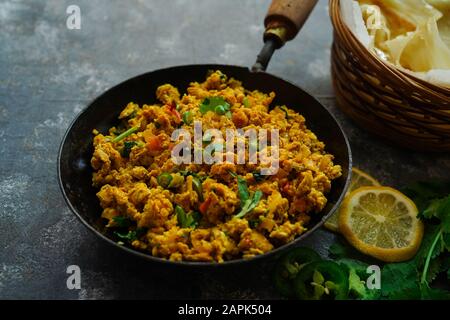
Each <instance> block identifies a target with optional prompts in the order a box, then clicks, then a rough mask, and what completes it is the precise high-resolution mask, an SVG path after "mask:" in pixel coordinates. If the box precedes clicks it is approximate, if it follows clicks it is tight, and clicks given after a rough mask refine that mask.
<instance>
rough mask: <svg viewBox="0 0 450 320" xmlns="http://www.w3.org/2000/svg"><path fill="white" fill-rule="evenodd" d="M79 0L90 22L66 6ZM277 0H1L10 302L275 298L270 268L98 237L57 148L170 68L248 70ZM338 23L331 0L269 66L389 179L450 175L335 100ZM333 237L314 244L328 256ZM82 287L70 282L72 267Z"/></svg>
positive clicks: (1, 225) (5, 263)
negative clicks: (203, 266)
mask: <svg viewBox="0 0 450 320" xmlns="http://www.w3.org/2000/svg"><path fill="white" fill-rule="evenodd" d="M70 4H76V5H78V6H79V7H80V8H81V17H82V22H81V30H68V29H67V28H66V18H67V14H66V8H67V6H68V5H70ZM268 4H269V0H244V1H242V0H241V1H238V0H227V1H220V0H171V1H167V0H129V1H118V0H117V1H106V0H100V1H87V0H71V1H61V0H49V1H42V0H40V1H35V0H28V1H25V0H3V1H1V2H0V30H1V31H0V43H1V45H0V63H1V68H0V142H1V143H0V231H1V232H0V247H1V250H0V298H3V299H5V298H6V299H12V298H20V299H24V298H27V299H111V298H121V299H133V298H135V299H144V298H149V299H152V298H155V299H167V298H219V299H221V298H276V297H277V295H276V293H275V291H274V290H273V289H272V288H271V281H270V273H271V270H270V265H265V264H264V265H260V266H257V267H254V268H252V269H249V270H244V269H242V270H238V272H235V271H233V272H231V271H225V272H220V273H203V272H186V271H183V272H179V271H178V272H177V271H174V270H170V269H161V268H160V267H159V266H154V265H150V264H148V263H147V262H145V261H141V260H138V259H136V258H134V257H129V256H127V255H125V254H123V253H121V252H119V251H118V250H115V249H114V248H110V247H108V246H106V245H105V244H103V243H102V242H100V241H99V240H98V239H97V238H96V237H95V236H94V235H93V234H91V233H90V232H89V231H88V230H87V229H86V228H85V227H84V226H82V225H81V223H80V222H79V221H77V220H76V218H75V217H74V215H73V214H72V213H71V212H70V211H69V210H68V208H67V206H66V204H65V202H64V200H63V198H62V196H61V193H60V190H59V187H58V184H57V177H56V155H57V150H58V147H59V144H60V141H61V138H62V136H63V134H64V132H65V130H66V129H67V127H68V125H69V123H70V122H71V121H72V120H73V119H74V117H75V115H76V114H77V113H79V112H80V111H81V110H82V109H83V108H84V107H85V106H86V104H87V103H88V102H89V101H90V100H91V99H93V98H94V97H96V96H97V95H99V94H100V93H101V92H103V91H104V90H106V89H107V88H109V87H111V86H113V85H114V84H116V83H118V82H121V81H123V80H125V79H127V78H129V77H131V76H134V75H137V74H140V73H144V72H146V71H149V70H153V69H159V68H163V67H167V66H171V65H180V64H191V63H224V64H238V65H245V66H250V65H252V64H253V62H254V60H255V57H256V54H257V53H258V51H259V49H260V47H261V45H262V40H261V38H262V33H263V26H262V21H263V18H264V15H265V11H266V9H267V8H268ZM331 41H332V31H331V25H330V22H329V18H328V12H327V1H325V0H320V1H319V5H318V7H317V8H316V9H315V11H314V13H313V15H312V17H311V19H310V20H309V21H308V23H307V24H306V26H305V28H304V30H303V31H302V32H301V34H300V35H299V37H298V38H297V39H296V40H294V41H293V42H292V43H289V44H288V45H287V46H286V47H284V48H283V49H282V50H281V51H280V52H278V53H276V55H275V56H274V57H273V59H272V63H271V65H270V67H269V71H270V72H271V73H274V74H276V75H278V76H281V77H283V78H286V79H288V80H291V81H293V82H294V83H296V84H298V85H299V86H301V87H303V88H305V89H306V90H307V91H309V92H311V93H312V94H314V95H316V96H317V97H318V98H319V99H320V100H321V101H322V102H323V103H324V104H325V105H326V106H327V107H328V108H329V109H330V110H331V111H332V112H333V113H334V114H335V115H336V116H337V118H338V119H339V121H340V122H341V123H342V124H343V126H344V128H345V130H346V132H347V134H348V136H349V138H350V140H351V145H352V148H353V153H354V162H355V165H356V166H358V167H360V168H362V169H364V170H367V171H368V172H370V173H372V174H373V175H374V176H376V177H377V178H378V179H379V180H380V181H381V182H383V183H384V184H386V185H391V186H394V187H400V186H403V185H405V184H408V183H410V182H412V181H415V180H418V179H433V178H449V177H450V174H449V171H448V170H449V168H450V156H449V155H429V154H420V153H414V152H410V151H405V150H401V149H398V148H395V147H391V146H388V145H387V144H385V143H384V142H382V141H380V140H378V139H376V138H374V137H373V136H371V135H369V134H367V133H365V132H364V131H362V130H360V129H359V128H357V127H356V126H355V125H354V124H353V123H352V122H351V121H349V120H348V119H347V118H346V117H345V116H344V115H343V114H342V113H341V112H340V111H339V110H338V109H336V107H335V103H334V98H333V92H332V88H331V79H330V63H329V58H330V45H331ZM332 241H334V235H332V234H330V233H328V232H326V231H322V230H319V231H318V232H317V233H316V234H314V235H313V236H312V237H311V238H309V239H308V242H307V243H308V244H310V245H312V246H314V247H316V248H317V249H318V250H319V251H320V252H322V253H323V254H326V251H327V247H328V246H329V244H330V243H331V242H332ZM72 264H76V265H79V266H80V268H81V271H82V289H81V290H68V289H67V288H66V278H67V274H66V273H65V271H66V268H67V266H68V265H72Z"/></svg>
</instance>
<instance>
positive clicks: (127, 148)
mask: <svg viewBox="0 0 450 320" xmlns="http://www.w3.org/2000/svg"><path fill="white" fill-rule="evenodd" d="M137 144H138V143H137V142H136V141H125V142H124V143H123V148H122V150H120V155H121V156H122V157H124V158H128V157H129V156H130V152H131V149H132V148H133V147H134V146H136V145H137Z"/></svg>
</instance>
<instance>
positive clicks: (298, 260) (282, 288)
mask: <svg viewBox="0 0 450 320" xmlns="http://www.w3.org/2000/svg"><path fill="white" fill-rule="evenodd" d="M321 259H322V258H321V257H320V256H319V255H318V254H317V253H316V252H315V251H314V250H312V249H309V248H305V247H300V248H295V249H293V250H291V251H289V252H288V253H286V254H285V255H283V256H282V257H281V258H280V260H278V263H277V265H276V266H275V273H274V282H275V286H276V288H277V290H278V291H279V292H280V293H281V294H282V295H283V296H285V297H288V298H289V297H293V296H294V295H295V291H294V286H293V282H294V279H295V277H296V276H297V273H298V272H299V270H300V269H302V268H303V267H304V266H305V265H307V264H308V263H311V262H315V261H320V260H321Z"/></svg>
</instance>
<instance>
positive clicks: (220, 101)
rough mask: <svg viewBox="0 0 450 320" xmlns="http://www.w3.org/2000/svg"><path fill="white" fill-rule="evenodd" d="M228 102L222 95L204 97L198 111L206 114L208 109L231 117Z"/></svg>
mask: <svg viewBox="0 0 450 320" xmlns="http://www.w3.org/2000/svg"><path fill="white" fill-rule="evenodd" d="M230 108H231V107H230V104H229V103H228V102H226V101H225V99H224V98H222V97H209V98H205V99H204V100H203V102H202V104H201V105H200V112H201V113H202V114H206V113H207V112H209V111H212V112H215V113H217V114H219V115H225V116H226V117H227V118H231V111H230Z"/></svg>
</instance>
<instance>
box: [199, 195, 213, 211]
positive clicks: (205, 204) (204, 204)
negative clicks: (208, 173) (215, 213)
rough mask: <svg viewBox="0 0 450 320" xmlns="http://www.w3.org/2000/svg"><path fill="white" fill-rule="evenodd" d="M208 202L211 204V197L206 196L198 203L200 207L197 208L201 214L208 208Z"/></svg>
mask: <svg viewBox="0 0 450 320" xmlns="http://www.w3.org/2000/svg"><path fill="white" fill-rule="evenodd" d="M210 204H211V198H207V199H206V200H205V201H203V202H202V203H201V204H200V207H199V208H198V209H199V210H200V212H201V213H202V214H205V213H206V211H208V208H209V206H210Z"/></svg>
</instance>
